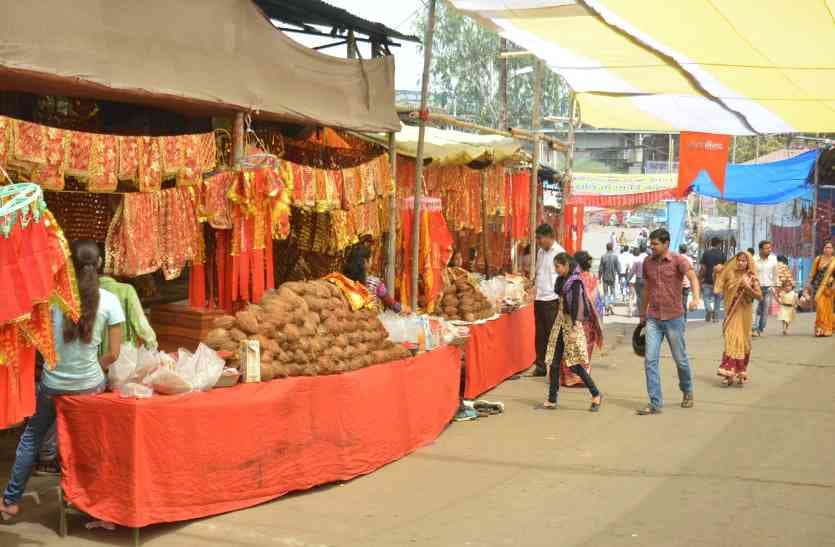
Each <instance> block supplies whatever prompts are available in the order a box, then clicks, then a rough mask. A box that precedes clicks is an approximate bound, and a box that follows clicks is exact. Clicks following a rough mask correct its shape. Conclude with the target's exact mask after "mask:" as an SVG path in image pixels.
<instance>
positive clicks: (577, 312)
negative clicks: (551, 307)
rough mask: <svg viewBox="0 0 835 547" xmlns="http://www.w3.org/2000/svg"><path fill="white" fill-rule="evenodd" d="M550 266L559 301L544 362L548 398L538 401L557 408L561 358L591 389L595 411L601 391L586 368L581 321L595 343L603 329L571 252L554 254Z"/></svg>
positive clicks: (586, 351)
mask: <svg viewBox="0 0 835 547" xmlns="http://www.w3.org/2000/svg"><path fill="white" fill-rule="evenodd" d="M554 266H555V267H556V270H557V274H558V275H559V277H558V278H557V284H556V287H555V290H556V292H557V294H559V295H560V304H559V307H558V309H557V319H556V321H554V328H553V329H552V330H551V337H550V338H549V340H548V350H547V352H546V356H545V362H546V363H548V362H550V363H551V372H550V378H549V386H548V400H547V401H545V402H544V403H542V406H541V407H540V408H543V409H548V410H551V409H555V408H557V402H558V397H559V389H560V363H561V362H562V360H563V359H565V362H566V364H568V367H569V369H570V370H571V372H573V373H574V374H576V375H577V376H579V377H580V378H581V379H582V380H583V383H584V384H586V387H587V388H588V389H589V392H590V393H591V396H592V399H591V407H589V410H590V411H591V412H597V411H599V410H600V405H601V404H602V403H603V394H601V393H600V390H598V389H597V386H596V385H595V383H594V380H592V378H591V375H590V374H589V373H588V371H587V370H586V368H587V366H588V364H589V352H588V346H587V343H586V340H587V339H586V328H584V324H586V323H588V327H590V328H591V329H592V330H593V331H594V333H595V337H596V342H597V343H598V346H602V344H603V331H602V329H601V328H600V320H599V318H598V316H597V313H596V312H595V310H594V304H592V302H591V300H590V299H589V296H588V293H587V292H586V288H585V286H584V285H583V279H582V276H581V270H580V267H579V266H578V265H577V263H576V262H575V261H574V259H573V258H572V257H571V255H569V254H568V253H560V254H558V255H557V256H556V257H555V258H554Z"/></svg>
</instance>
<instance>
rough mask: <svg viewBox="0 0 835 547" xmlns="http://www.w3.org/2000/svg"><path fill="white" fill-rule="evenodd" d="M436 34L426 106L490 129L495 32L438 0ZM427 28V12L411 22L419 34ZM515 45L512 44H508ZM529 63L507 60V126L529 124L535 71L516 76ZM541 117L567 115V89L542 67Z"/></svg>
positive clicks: (494, 115)
mask: <svg viewBox="0 0 835 547" xmlns="http://www.w3.org/2000/svg"><path fill="white" fill-rule="evenodd" d="M435 18H436V19H435V36H434V40H433V42H432V65H431V68H430V75H431V79H430V88H429V92H430V105H431V106H432V107H435V108H439V109H443V110H444V111H446V112H448V113H449V114H451V115H453V116H456V117H458V118H462V119H466V120H469V121H472V122H475V123H478V124H481V125H486V126H490V127H498V126H499V118H500V115H501V112H500V111H501V99H500V97H499V75H500V74H499V71H500V62H499V61H500V59H499V41H500V38H499V35H498V34H496V33H495V32H493V31H490V30H487V29H485V28H483V27H482V26H480V25H479V24H478V23H476V22H475V21H473V20H472V19H470V18H469V17H465V16H463V15H461V14H459V13H457V12H456V11H455V10H454V9H453V8H451V7H449V6H448V5H447V4H446V2H444V1H443V0H439V1H438V3H437V7H436V12H435ZM425 29H426V13H425V11H424V14H423V16H422V17H421V18H419V19H418V20H417V21H416V23H415V30H416V31H417V32H419V33H420V34H419V35H420V36H423V35H424V32H425ZM509 49H511V50H512V49H514V48H512V47H511V48H509ZM532 65H533V58H532V57H530V56H525V57H519V58H511V59H509V61H508V85H507V88H508V89H507V95H508V124H509V125H510V126H511V127H523V128H527V127H530V125H531V109H532V105H533V71H529V72H527V73H525V74H515V72H516V71H519V70H520V69H523V68H525V67H528V66H532ZM542 113H543V116H565V115H567V113H568V92H567V88H566V86H565V85H564V84H563V82H562V80H561V79H560V77H559V76H557V75H556V74H554V73H553V72H551V71H549V70H545V74H544V78H543V80H542Z"/></svg>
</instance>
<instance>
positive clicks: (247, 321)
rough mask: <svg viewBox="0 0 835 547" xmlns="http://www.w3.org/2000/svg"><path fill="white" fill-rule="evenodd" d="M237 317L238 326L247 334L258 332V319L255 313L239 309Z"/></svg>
mask: <svg viewBox="0 0 835 547" xmlns="http://www.w3.org/2000/svg"><path fill="white" fill-rule="evenodd" d="M235 318H236V319H237V320H238V328H240V329H241V330H243V331H244V332H246V333H247V334H256V333H257V332H258V319H256V318H255V314H254V313H252V312H249V311H246V310H244V311H239V312H238V313H236V314H235Z"/></svg>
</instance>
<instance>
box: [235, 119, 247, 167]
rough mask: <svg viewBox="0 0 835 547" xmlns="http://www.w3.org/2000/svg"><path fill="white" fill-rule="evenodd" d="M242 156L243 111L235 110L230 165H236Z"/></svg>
mask: <svg viewBox="0 0 835 547" xmlns="http://www.w3.org/2000/svg"><path fill="white" fill-rule="evenodd" d="M243 157H244V113H243V112H236V113H235V119H234V121H233V122H232V165H233V166H235V165H238V164H239V163H241V160H242V159H243Z"/></svg>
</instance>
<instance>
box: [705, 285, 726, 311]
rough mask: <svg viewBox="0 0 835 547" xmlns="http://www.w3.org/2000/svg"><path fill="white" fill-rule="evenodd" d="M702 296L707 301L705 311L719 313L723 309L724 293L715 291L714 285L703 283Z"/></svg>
mask: <svg viewBox="0 0 835 547" xmlns="http://www.w3.org/2000/svg"><path fill="white" fill-rule="evenodd" d="M702 298H703V299H704V301H705V312H707V313H712V314H713V315H718V314H719V311H720V310H721V309H722V295H721V294H719V293H715V292H713V285H702Z"/></svg>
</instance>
